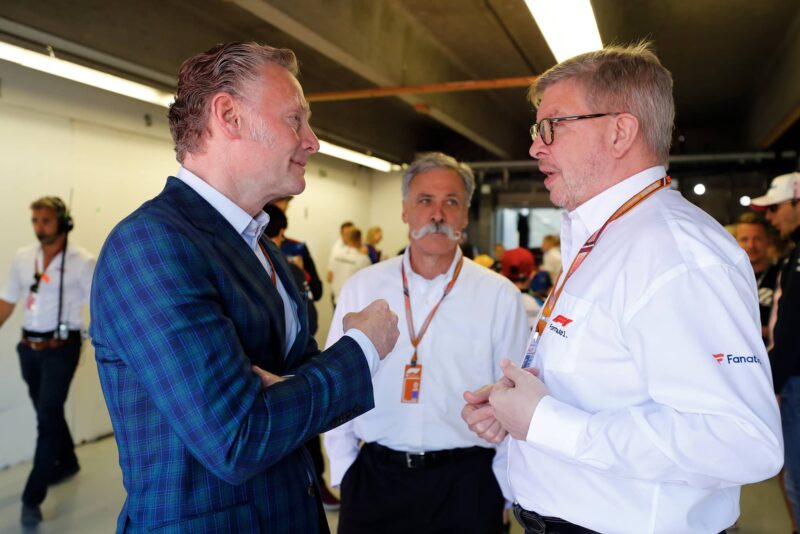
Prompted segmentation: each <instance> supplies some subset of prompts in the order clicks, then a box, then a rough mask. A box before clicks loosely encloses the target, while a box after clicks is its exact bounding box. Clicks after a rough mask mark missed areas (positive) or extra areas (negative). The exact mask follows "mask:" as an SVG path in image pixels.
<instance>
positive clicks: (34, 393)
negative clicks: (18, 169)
mask: <svg viewBox="0 0 800 534" xmlns="http://www.w3.org/2000/svg"><path fill="white" fill-rule="evenodd" d="M31 211H32V217H31V223H32V224H33V231H34V233H35V234H36V238H37V239H38V241H39V242H38V243H36V244H32V245H29V246H27V247H24V248H22V249H20V250H18V251H17V253H16V254H15V255H14V259H13V260H12V263H11V273H10V274H9V277H8V281H7V282H6V285H5V288H4V289H3V292H2V293H0V326H2V325H3V323H5V322H6V320H7V319H8V318H9V316H10V315H11V313H12V312H13V311H14V308H15V307H16V303H17V301H19V300H20V299H21V298H23V297H25V311H24V316H23V323H22V324H23V327H22V339H21V340H20V342H19V344H18V345H17V352H18V353H19V363H20V367H21V369H22V378H23V379H24V380H25V382H26V383H27V385H28V394H29V395H30V397H31V401H32V402H33V407H34V409H35V410H36V421H37V428H38V436H37V438H36V452H35V454H34V457H33V469H32V470H31V474H30V476H29V477H28V481H27V483H26V484H25V490H24V491H23V493H22V516H21V521H22V523H23V525H26V526H33V525H36V524H37V523H39V522H40V521H41V520H42V513H41V511H40V510H39V505H40V504H41V503H42V501H44V498H45V496H46V495H47V486H48V485H49V484H54V483H56V482H59V481H61V480H64V479H66V478H68V477H70V476H72V475H74V474H75V473H77V472H78V470H79V469H80V467H79V465H78V458H77V457H76V456H75V450H74V444H73V442H72V435H71V434H70V432H69V427H68V426H67V422H66V420H65V419H64V401H66V399H67V393H68V392H69V385H70V382H71V381H72V376H73V375H74V374H75V368H76V367H77V365H78V358H79V356H80V352H81V331H82V330H83V316H82V308H83V306H84V305H85V304H88V303H89V290H90V288H91V284H92V273H93V271H94V265H95V260H94V258H93V257H92V256H91V255H90V254H89V253H88V252H86V251H85V250H83V249H82V248H80V247H78V246H76V245H75V244H74V243H69V246H67V234H68V233H69V231H70V230H72V227H73V223H72V217H70V215H69V213H68V211H67V207H66V205H65V204H64V202H63V201H62V200H61V199H60V198H58V197H43V198H40V199H38V200H36V201H34V202H33V203H32V204H31Z"/></svg>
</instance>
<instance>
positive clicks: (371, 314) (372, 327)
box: [342, 299, 400, 360]
mask: <svg viewBox="0 0 800 534" xmlns="http://www.w3.org/2000/svg"><path fill="white" fill-rule="evenodd" d="M342 326H343V327H344V331H345V332H347V331H348V330H349V329H351V328H356V329H358V330H361V331H362V332H363V333H364V335H366V336H367V337H368V338H369V340H370V341H372V344H373V345H375V350H377V351H378V356H379V357H380V359H381V360H382V359H384V358H385V357H386V355H387V354H389V353H390V352H392V349H393V348H394V345H395V343H397V338H398V337H400V330H398V329H397V314H396V313H394V312H393V311H392V310H391V309H390V308H389V303H388V302H386V301H385V300H383V299H381V300H376V301H374V302H373V303H372V304H370V305H369V306H367V307H366V308H364V309H363V310H361V311H360V312H351V313H348V314H347V315H345V316H344V319H343V320H342Z"/></svg>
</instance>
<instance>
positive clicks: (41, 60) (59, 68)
mask: <svg viewBox="0 0 800 534" xmlns="http://www.w3.org/2000/svg"><path fill="white" fill-rule="evenodd" d="M0 59H2V60H5V61H9V62H11V63H16V64H17V65H22V66H23V67H27V68H29V69H33V70H38V71H40V72H45V73H47V74H51V75H53V76H58V77H60V78H66V79H68V80H72V81H74V82H78V83H82V84H84V85H90V86H92V87H96V88H98V89H102V90H104V91H109V92H112V93H116V94H119V95H123V96H127V97H130V98H134V99H136V100H141V101H143V102H149V103H150V104H155V105H157V106H161V107H165V108H168V107H169V106H170V104H171V103H172V101H173V100H174V99H175V96H174V95H172V94H170V93H167V92H166V91H161V90H159V89H156V88H155V87H150V86H148V85H144V84H141V83H138V82H133V81H130V80H126V79H124V78H120V77H119V76H114V75H113V74H108V73H105V72H100V71H98V70H95V69H92V68H89V67H84V66H83V65H78V64H77V63H72V62H70V61H65V60H63V59H58V58H56V57H53V56H49V55H45V54H40V53H38V52H34V51H32V50H28V49H26V48H21V47H19V46H14V45H12V44H8V43H4V42H0ZM320 152H321V153H323V154H327V155H328V156H332V157H334V158H338V159H342V160H345V161H349V162H352V163H358V164H359V165H364V166H365V167H369V168H371V169H375V170H378V171H382V172H390V171H393V170H399V168H400V167H398V166H397V165H393V164H392V163H390V162H388V161H386V160H383V159H380V158H376V157H374V156H368V155H366V154H362V153H360V152H356V151H354V150H349V149H347V148H344V147H340V146H338V145H334V144H332V143H328V142H326V141H320Z"/></svg>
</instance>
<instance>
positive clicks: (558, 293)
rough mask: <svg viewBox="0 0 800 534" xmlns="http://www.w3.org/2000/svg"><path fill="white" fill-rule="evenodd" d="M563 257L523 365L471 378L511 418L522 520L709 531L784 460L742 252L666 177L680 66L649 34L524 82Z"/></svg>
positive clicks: (486, 419) (493, 408) (506, 425)
mask: <svg viewBox="0 0 800 534" xmlns="http://www.w3.org/2000/svg"><path fill="white" fill-rule="evenodd" d="M530 94H531V99H532V101H533V103H534V104H535V105H536V107H537V119H538V122H537V124H536V125H535V126H534V128H533V129H532V134H533V144H532V146H531V150H530V153H531V155H532V156H533V157H534V158H536V159H538V160H539V170H540V171H541V172H542V173H544V175H545V181H544V184H545V186H546V187H547V189H548V190H549V191H550V199H551V201H552V202H553V203H554V204H556V205H557V206H559V207H563V208H565V210H566V212H565V214H564V216H563V220H562V226H561V228H562V230H561V251H562V272H561V275H560V276H559V279H558V281H557V282H556V283H555V287H554V289H553V290H552V292H551V293H550V296H549V297H548V301H547V302H546V303H545V306H544V308H543V312H542V315H541V317H540V320H539V321H538V322H537V324H536V329H535V331H534V333H533V334H532V336H531V340H530V342H529V346H528V349H527V351H526V355H525V358H524V362H523V367H529V369H527V370H524V369H521V368H520V367H517V366H516V365H513V364H511V363H510V362H509V361H505V362H503V368H504V375H505V377H504V379H502V380H500V381H499V382H497V383H496V384H494V385H493V386H491V387H487V388H485V389H481V390H479V391H477V392H467V393H465V399H466V400H467V402H468V404H467V405H466V406H465V407H464V409H463V412H462V415H463V417H464V419H465V420H466V422H467V423H468V424H469V425H470V428H472V429H473V430H474V431H476V432H477V433H478V434H479V435H481V436H483V437H484V438H486V439H488V440H490V441H498V440H501V439H503V438H504V437H505V435H506V433H508V434H511V437H512V439H511V440H510V443H509V469H508V473H509V481H510V485H511V490H512V494H513V496H514V499H515V500H516V504H515V514H516V516H517V518H518V519H519V520H520V522H521V523H522V524H523V526H524V527H525V529H526V532H539V533H540V532H545V531H546V532H559V533H561V534H567V533H588V532H603V533H630V534H647V533H649V534H653V533H663V534H668V533H669V534H671V533H675V532H681V533H698V534H699V533H703V534H708V533H716V532H720V531H723V530H724V529H725V528H727V527H729V526H731V525H732V524H733V523H734V521H735V520H736V518H737V516H738V514H739V490H740V486H741V485H742V484H746V483H750V482H755V481H758V480H763V479H765V478H768V477H771V476H773V475H774V474H775V473H777V472H778V470H779V469H780V466H781V463H782V457H783V454H782V445H783V444H782V438H781V429H780V416H779V413H778V408H777V405H776V402H775V397H774V395H773V394H772V384H771V381H770V371H769V362H768V360H767V355H766V350H765V348H764V345H763V343H762V341H761V332H760V325H759V314H758V299H757V294H756V287H755V279H754V277H753V271H752V269H751V267H750V262H749V261H748V258H747V255H746V254H745V253H744V252H743V251H742V250H741V248H740V247H739V246H738V245H737V244H736V242H735V241H734V240H733V239H731V237H730V235H728V234H727V232H725V230H724V229H723V228H722V227H721V226H720V225H719V224H718V223H717V222H715V221H714V220H713V219H712V218H711V217H709V216H708V215H707V214H705V213H703V212H702V211H701V210H699V209H698V208H697V207H695V206H694V205H692V204H690V203H689V202H688V201H686V200H685V199H684V198H683V197H681V195H680V194H679V193H678V192H677V191H673V190H671V189H670V187H669V183H670V179H669V177H668V176H667V174H666V168H665V167H666V164H667V162H668V159H669V147H670V141H671V136H672V125H673V120H674V113H675V112H674V104H673V99H672V77H671V75H670V73H669V71H667V70H666V69H665V68H664V67H663V66H662V65H661V63H660V62H659V60H658V58H657V57H656V56H655V54H653V52H651V51H650V49H649V46H648V45H647V44H645V43H642V44H639V45H635V46H631V47H609V48H606V49H603V50H600V51H596V52H590V53H587V54H582V55H579V56H576V57H574V58H572V59H569V60H567V61H564V62H562V63H560V64H559V65H556V66H555V67H553V68H551V69H550V70H548V71H547V72H545V73H544V74H542V75H541V76H540V77H539V78H538V80H537V82H536V84H535V85H534V86H533V88H532V90H531V93H530Z"/></svg>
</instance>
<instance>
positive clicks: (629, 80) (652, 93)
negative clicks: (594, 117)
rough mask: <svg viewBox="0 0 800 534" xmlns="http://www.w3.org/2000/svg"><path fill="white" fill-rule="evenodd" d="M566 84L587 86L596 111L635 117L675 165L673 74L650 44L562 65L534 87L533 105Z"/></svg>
mask: <svg viewBox="0 0 800 534" xmlns="http://www.w3.org/2000/svg"><path fill="white" fill-rule="evenodd" d="M563 80H575V81H577V82H578V83H579V84H581V86H583V87H584V89H585V90H586V100H587V102H588V103H589V104H590V105H592V107H595V108H596V109H595V110H594V111H595V112H597V113H613V112H627V113H630V114H632V115H633V116H635V117H636V118H637V119H638V120H639V128H640V129H641V132H642V136H643V137H644V141H645V143H646V144H647V146H648V147H649V148H650V150H652V152H653V154H655V155H656V156H657V157H658V158H659V160H660V161H661V162H662V163H663V164H664V165H665V166H666V165H667V164H668V163H669V147H670V145H671V144H672V129H673V125H674V122H675V101H674V100H673V98H672V74H670V72H669V71H668V70H667V69H666V68H664V66H663V65H661V62H660V61H659V60H658V57H656V55H655V54H654V53H653V52H652V50H651V45H650V43H648V42H646V41H642V42H639V43H637V44H635V45H631V46H626V47H624V46H608V47H606V48H604V49H602V50H597V51H594V52H588V53H585V54H581V55H578V56H575V57H573V58H570V59H567V60H566V61H562V62H561V63H559V64H558V65H556V66H554V67H551V68H550V69H548V70H547V71H546V72H545V73H544V74H542V75H541V76H540V77H539V78H538V79H537V80H536V82H535V83H534V84H533V86H532V87H531V89H530V93H529V97H530V100H531V102H532V103H533V105H534V106H536V107H538V106H539V104H540V102H541V100H542V94H543V93H544V91H545V90H546V89H547V88H548V87H550V86H552V85H554V84H556V83H558V82H560V81H563Z"/></svg>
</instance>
